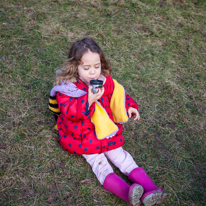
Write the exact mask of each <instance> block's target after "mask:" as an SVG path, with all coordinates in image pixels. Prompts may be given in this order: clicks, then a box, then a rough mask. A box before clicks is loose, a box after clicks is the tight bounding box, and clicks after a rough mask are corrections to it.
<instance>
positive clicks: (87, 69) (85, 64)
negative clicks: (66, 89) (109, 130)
mask: <svg viewBox="0 0 206 206" xmlns="http://www.w3.org/2000/svg"><path fill="white" fill-rule="evenodd" d="M81 62H82V64H80V65H79V66H78V73H79V77H80V78H81V80H82V81H84V82H85V83H86V84H87V85H90V80H94V79H98V78H99V76H100V75H101V60H100V56H99V54H98V53H93V52H91V51H88V52H87V53H85V54H83V56H82V58H81Z"/></svg>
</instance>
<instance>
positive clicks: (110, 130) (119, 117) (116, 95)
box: [91, 79, 128, 140]
mask: <svg viewBox="0 0 206 206" xmlns="http://www.w3.org/2000/svg"><path fill="white" fill-rule="evenodd" d="M113 81H114V92H113V94H112V98H111V100H110V104H109V106H110V108H111V111H112V116H113V118H114V122H115V123H124V122H127V121H128V116H127V112H126V107H125V92H124V88H123V86H122V85H121V84H119V83H118V82H117V81H116V80H115V79H113ZM91 121H92V122H93V124H94V125H95V131H96V136H97V138H98V139H100V140H101V139H104V138H109V137H112V136H114V135H115V134H116V133H117V131H118V127H117V126H116V124H114V123H113V121H112V120H111V119H110V118H109V116H108V115H107V113H106V111H105V109H104V108H103V107H102V106H101V105H100V103H99V102H95V112H94V114H93V115H92V117H91Z"/></svg>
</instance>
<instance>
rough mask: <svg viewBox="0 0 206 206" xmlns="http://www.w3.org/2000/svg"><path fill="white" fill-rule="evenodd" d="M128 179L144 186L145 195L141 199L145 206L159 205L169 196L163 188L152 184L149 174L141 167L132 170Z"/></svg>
mask: <svg viewBox="0 0 206 206" xmlns="http://www.w3.org/2000/svg"><path fill="white" fill-rule="evenodd" d="M128 179H129V180H131V181H132V182H135V183H137V184H140V185H142V187H143V188H144V194H143V196H142V198H141V201H142V202H143V203H144V205H145V206H151V205H154V204H159V203H161V202H162V201H163V200H164V199H165V197H166V195H167V193H165V192H164V191H163V190H162V189H161V188H159V187H157V186H156V185H155V184H154V183H153V182H152V180H151V179H150V178H149V176H148V175H147V173H146V172H145V171H144V169H143V168H141V167H138V168H136V169H134V170H132V171H131V172H130V174H129V176H128Z"/></svg>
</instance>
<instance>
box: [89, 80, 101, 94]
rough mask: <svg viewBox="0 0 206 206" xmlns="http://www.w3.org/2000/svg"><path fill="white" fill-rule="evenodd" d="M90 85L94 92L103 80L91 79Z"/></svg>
mask: <svg viewBox="0 0 206 206" xmlns="http://www.w3.org/2000/svg"><path fill="white" fill-rule="evenodd" d="M90 85H91V86H92V91H93V93H94V94H96V93H97V92H98V91H99V90H98V89H99V88H102V86H103V81H102V80H91V81H90Z"/></svg>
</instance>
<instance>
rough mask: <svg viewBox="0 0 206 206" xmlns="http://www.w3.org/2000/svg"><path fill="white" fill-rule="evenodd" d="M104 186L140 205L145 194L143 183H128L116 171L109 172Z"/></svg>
mask: <svg viewBox="0 0 206 206" xmlns="http://www.w3.org/2000/svg"><path fill="white" fill-rule="evenodd" d="M103 188H104V189H105V190H107V191H109V192H111V193H113V194H115V195H116V196H118V197H120V198H121V199H122V200H124V201H125V202H127V203H128V204H131V205H140V204H141V202H140V198H141V196H142V194H143V188H142V186H141V185H138V184H132V185H131V186H130V185H128V184H127V183H126V182H125V181H124V180H123V179H121V178H120V177H119V176H117V175H116V174H115V173H111V174H109V175H108V176H107V177H106V179H105V181H104V184H103Z"/></svg>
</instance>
